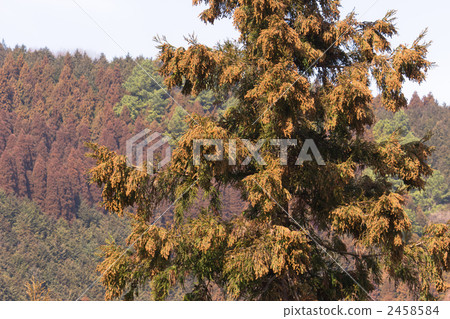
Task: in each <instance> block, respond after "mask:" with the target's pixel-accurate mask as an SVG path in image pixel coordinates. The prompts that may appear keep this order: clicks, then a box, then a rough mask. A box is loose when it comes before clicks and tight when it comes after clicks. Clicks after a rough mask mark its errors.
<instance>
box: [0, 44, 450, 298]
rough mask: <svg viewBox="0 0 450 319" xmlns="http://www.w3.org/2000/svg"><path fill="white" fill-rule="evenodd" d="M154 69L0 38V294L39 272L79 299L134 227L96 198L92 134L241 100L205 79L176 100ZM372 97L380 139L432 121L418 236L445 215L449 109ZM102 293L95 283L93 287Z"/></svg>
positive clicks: (177, 129)
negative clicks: (394, 108) (105, 253)
mask: <svg viewBox="0 0 450 319" xmlns="http://www.w3.org/2000/svg"><path fill="white" fill-rule="evenodd" d="M139 65H140V66H139ZM141 66H142V67H141ZM157 69H158V65H157V64H156V63H155V62H154V61H152V60H148V59H144V58H136V59H133V58H131V57H125V58H117V59H114V60H113V61H108V60H107V59H106V58H105V57H104V56H100V57H98V58H95V59H93V58H91V57H89V56H88V55H86V54H84V53H81V52H75V53H73V54H65V55H54V54H53V53H52V52H50V51H49V50H47V49H41V50H28V49H26V48H25V47H16V48H14V49H12V48H7V47H6V45H4V44H3V45H0V300H26V299H27V298H30V297H29V296H28V295H27V284H28V283H29V282H30V281H31V280H37V281H38V282H41V283H43V284H42V286H43V289H45V290H48V293H49V295H50V298H51V299H58V300H73V299H76V298H77V297H78V296H79V295H80V294H81V293H82V292H83V291H84V290H85V289H86V288H87V287H88V286H89V285H90V284H91V283H92V282H93V281H94V280H95V279H96V276H97V273H96V270H95V267H96V265H97V264H98V263H99V260H100V257H99V256H100V254H99V247H100V246H101V245H103V244H105V243H106V242H107V241H116V242H117V243H119V244H121V243H123V242H124V240H125V238H126V236H127V234H128V233H129V231H130V230H129V225H128V222H127V220H126V219H120V218H118V217H116V216H114V215H109V214H108V213H106V212H104V211H103V210H102V209H101V208H100V206H99V205H98V202H99V201H100V200H101V198H100V193H101V190H99V189H98V187H97V186H96V185H92V184H90V183H89V180H88V175H87V171H88V169H89V168H91V167H92V166H93V164H94V161H93V160H92V159H90V158H88V157H86V156H85V154H86V152H88V150H87V148H86V145H85V142H87V141H93V142H96V143H98V144H100V145H105V146H107V147H108V148H109V149H111V150H114V151H117V152H118V153H122V154H123V153H124V148H125V141H126V140H127V139H128V138H130V137H131V136H133V135H134V134H136V133H138V132H140V131H141V130H143V129H144V128H150V129H151V130H152V131H158V132H162V133H164V134H167V135H169V136H170V137H171V138H172V140H173V141H176V140H177V139H178V138H179V137H180V136H181V135H182V133H183V132H184V131H185V130H186V128H187V125H186V123H185V121H184V118H185V115H186V113H185V112H184V111H183V110H182V108H181V107H180V106H182V107H183V108H184V109H186V110H187V111H188V112H190V113H197V114H201V115H211V116H216V115H218V114H220V113H221V112H222V111H223V110H225V109H226V108H227V107H230V106H232V105H233V103H234V100H233V98H232V97H230V98H229V99H228V100H227V102H226V103H224V104H223V105H217V104H216V103H214V102H215V101H214V97H213V94H212V93H210V92H208V91H207V92H203V93H201V94H200V95H199V96H197V97H196V98H190V97H186V96H183V95H182V94H181V92H179V91H177V90H172V91H171V92H170V93H171V95H172V96H173V97H174V100H175V101H176V102H175V101H174V100H172V99H171V98H169V96H168V95H167V94H166V93H165V90H166V89H167V88H166V87H164V86H163V87H160V86H159V85H157V84H156V83H155V82H154V81H152V79H151V78H150V77H149V76H148V75H147V74H146V73H147V72H148V73H149V74H151V76H152V77H153V78H154V79H156V80H157V81H158V83H160V84H161V85H162V82H163V81H162V78H161V77H160V76H159V75H158V73H157ZM373 103H374V106H375V110H376V114H375V115H376V118H377V123H376V124H375V125H374V126H373V129H372V130H371V131H369V133H368V134H369V135H370V138H372V139H374V140H377V141H381V140H383V139H386V138H387V137H388V136H389V135H390V134H392V133H393V132H398V134H399V135H400V136H401V140H402V141H404V142H405V143H406V142H410V141H412V140H414V139H420V138H422V137H423V136H425V135H427V134H428V133H429V132H431V133H432V135H431V138H430V139H429V141H428V144H429V145H432V146H434V147H435V150H434V153H433V155H432V157H431V166H432V168H433V169H434V173H433V175H432V176H431V177H429V178H428V181H427V186H426V188H425V190H424V191H414V192H412V193H411V194H410V196H409V197H408V201H407V203H406V206H407V212H408V214H409V216H410V218H411V219H412V221H413V233H412V234H411V236H418V237H420V236H421V235H422V230H423V227H424V226H426V225H427V224H428V223H430V222H446V221H447V219H448V217H449V211H450V188H449V185H450V179H449V169H450V157H449V156H448V149H449V146H450V145H449V144H450V142H449V140H448V139H447V137H448V135H449V134H448V133H449V128H450V109H449V108H448V107H447V106H446V105H440V104H439V103H438V101H436V100H435V99H434V98H433V95H432V94H431V93H430V94H429V95H428V96H425V97H419V96H418V95H417V94H415V95H413V96H412V97H411V99H410V102H409V107H408V108H407V109H405V110H404V111H400V112H397V113H396V114H395V115H394V114H393V113H390V112H388V111H386V110H385V109H384V108H383V107H382V106H381V99H380V98H375V99H374V100H373ZM368 173H369V174H370V172H368ZM393 182H394V183H398V184H399V185H398V187H400V186H401V185H400V182H396V181H393ZM244 205H245V203H242V202H241V200H240V197H239V195H238V194H237V193H234V192H228V193H227V194H226V196H225V202H224V207H225V208H226V210H227V213H228V214H237V213H239V212H240V210H241V208H242V207H243V206H244ZM447 281H449V280H447ZM103 295H104V290H103V288H102V287H101V285H100V284H98V285H96V286H94V287H93V288H92V289H91V290H90V291H89V292H88V294H87V296H88V297H87V298H88V299H95V300H102V299H103ZM375 295H376V298H377V299H385V300H394V299H398V300H402V299H408V290H407V288H406V287H404V286H402V285H400V286H395V285H394V284H393V283H389V282H385V283H384V284H383V285H381V286H380V287H379V288H378V289H377V290H376V291H375ZM148 297H149V296H148V295H146V294H145V293H144V294H142V295H141V298H143V299H145V298H148ZM441 297H442V298H447V299H450V298H449V296H448V295H447V297H446V296H441ZM172 298H173V299H177V295H176V294H175V295H174V296H172Z"/></svg>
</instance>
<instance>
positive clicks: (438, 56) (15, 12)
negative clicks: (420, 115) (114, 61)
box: [0, 0, 450, 104]
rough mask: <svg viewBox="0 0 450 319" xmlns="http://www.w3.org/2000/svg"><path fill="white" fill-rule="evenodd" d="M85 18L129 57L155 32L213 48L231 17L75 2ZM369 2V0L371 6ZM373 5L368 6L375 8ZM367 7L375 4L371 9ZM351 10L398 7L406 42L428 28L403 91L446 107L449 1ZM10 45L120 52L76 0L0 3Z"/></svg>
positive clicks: (115, 2)
mask: <svg viewBox="0 0 450 319" xmlns="http://www.w3.org/2000/svg"><path fill="white" fill-rule="evenodd" d="M75 1H76V2H77V3H78V4H79V5H80V6H81V7H82V8H83V9H84V10H85V11H86V12H88V13H89V15H90V16H92V18H93V19H94V20H95V21H96V22H97V23H98V24H99V25H100V26H101V27H102V28H103V29H104V30H105V31H106V32H107V33H108V34H109V35H110V36H111V37H112V38H113V39H114V41H116V42H117V43H118V44H119V45H120V46H121V47H122V48H123V49H124V50H125V51H126V52H129V53H130V54H131V55H132V56H139V55H143V56H145V57H155V56H156V53H157V50H156V48H155V45H156V44H155V43H154V42H153V41H152V39H153V37H154V36H155V35H157V34H159V35H165V36H167V38H168V40H169V42H171V43H172V44H174V45H177V46H180V45H185V42H184V40H183V36H185V35H188V34H191V33H192V32H195V33H196V34H197V36H198V38H199V41H200V42H201V43H204V44H207V45H214V44H215V43H216V42H218V41H220V40H223V39H226V38H236V37H237V32H236V31H235V30H234V29H233V26H232V24H231V22H230V21H220V22H218V23H216V24H215V25H214V26H210V25H205V24H203V23H202V22H201V21H200V20H199V19H198V14H199V13H200V11H201V8H198V7H192V5H191V0H75ZM374 3H375V4H374ZM373 4H374V5H373ZM372 5H373V6H372ZM353 8H355V10H356V12H357V13H359V14H360V19H362V20H373V19H376V18H380V17H382V16H384V14H385V12H386V11H387V10H389V9H396V10H398V14H397V17H398V20H397V27H398V29H399V35H400V36H399V37H398V38H396V39H395V40H394V41H393V43H394V44H399V43H411V42H412V41H413V40H414V39H415V38H416V36H417V35H418V34H419V33H420V31H422V30H423V29H425V28H426V27H428V28H429V33H428V36H427V39H428V40H432V41H433V44H432V46H431V48H430V54H429V59H430V60H431V61H433V62H436V64H437V67H436V68H434V69H433V70H431V71H430V72H429V76H428V80H427V82H426V83H424V84H422V85H421V86H419V85H417V84H412V83H411V84H407V85H406V86H405V94H406V96H407V97H410V96H411V94H412V93H413V92H414V91H418V92H419V94H420V95H426V94H428V92H433V95H434V96H435V97H436V98H437V99H438V100H439V102H441V103H443V102H446V103H447V104H450V80H449V78H448V77H447V74H448V73H450V62H449V61H448V59H447V55H448V54H447V52H449V51H450V45H449V43H448V41H447V40H448V39H449V33H450V28H449V27H448V26H446V25H447V23H446V22H447V19H448V16H447V12H448V11H449V9H450V4H449V2H447V1H442V0H429V1H426V2H425V1H423V0H422V1H419V0H378V1H376V0H342V12H344V13H347V12H349V11H351V10H352V9H353ZM1 39H4V40H5V42H6V44H7V45H8V46H15V45H16V44H19V45H22V44H24V45H25V46H27V47H29V48H42V47H48V48H49V49H51V50H52V51H54V52H59V51H67V50H71V51H73V50H74V49H77V48H78V49H81V50H84V51H86V52H88V53H89V54H91V55H97V54H99V53H101V52H103V53H105V54H106V56H107V57H108V58H112V57H114V56H123V55H125V53H124V52H123V51H122V50H121V48H119V47H118V46H117V44H116V43H114V41H112V40H111V39H110V38H109V37H108V36H107V35H105V33H104V32H103V31H102V30H101V29H100V28H99V27H98V26H97V25H96V24H95V23H94V22H93V21H92V20H91V19H90V18H89V17H88V16H87V15H86V13H85V12H83V11H82V10H81V9H80V8H79V7H78V6H77V4H76V3H75V2H74V0H0V40H1Z"/></svg>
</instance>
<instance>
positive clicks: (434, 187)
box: [411, 170, 450, 214]
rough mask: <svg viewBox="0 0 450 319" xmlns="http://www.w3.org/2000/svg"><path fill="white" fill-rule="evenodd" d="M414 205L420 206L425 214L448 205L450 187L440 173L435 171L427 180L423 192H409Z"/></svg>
mask: <svg viewBox="0 0 450 319" xmlns="http://www.w3.org/2000/svg"><path fill="white" fill-rule="evenodd" d="M411 196H412V198H413V200H414V204H415V205H416V207H417V206H420V207H421V208H422V209H423V210H424V211H425V212H426V213H427V214H429V213H432V212H435V211H438V210H440V209H442V208H444V205H446V204H449V203H450V187H449V185H448V184H447V183H446V181H445V178H444V176H443V175H442V174H441V172H439V171H437V170H435V171H434V172H433V175H432V176H431V177H429V178H428V179H427V185H426V186H425V189H424V190H418V191H413V192H411Z"/></svg>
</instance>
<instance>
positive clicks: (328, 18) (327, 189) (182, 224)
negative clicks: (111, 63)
mask: <svg viewBox="0 0 450 319" xmlns="http://www.w3.org/2000/svg"><path fill="white" fill-rule="evenodd" d="M201 3H204V4H206V5H207V8H206V9H205V10H204V11H203V12H202V13H201V15H200V17H201V19H202V20H203V21H204V22H207V23H214V22H215V21H216V20H217V19H220V18H231V19H233V23H234V25H235V26H236V28H237V30H238V31H239V32H240V38H239V39H238V40H237V41H236V42H231V41H229V42H226V43H224V44H221V45H218V46H217V47H215V48H209V47H206V46H204V45H202V44H199V43H197V42H196V40H195V39H190V40H189V46H188V48H175V47H173V46H172V45H170V44H169V43H166V42H162V43H161V46H160V49H161V52H160V56H159V58H160V60H161V62H162V67H161V73H162V74H163V75H164V76H165V77H166V79H165V83H166V85H167V86H168V87H169V88H172V87H175V86H178V87H181V88H182V92H183V93H184V94H193V95H197V94H199V93H200V92H202V91H205V90H213V91H214V92H215V95H216V96H227V94H228V93H229V92H232V93H233V95H234V96H235V97H236V98H237V99H238V103H236V104H235V105H234V106H233V107H232V108H229V109H228V110H227V111H226V112H225V113H224V114H223V116H222V117H221V118H220V119H219V120H213V119H210V118H202V117H200V116H194V120H192V121H191V122H190V127H189V129H188V131H187V132H186V134H184V135H183V136H182V137H181V139H180V141H179V143H178V147H177V149H176V151H175V152H174V154H173V158H172V162H171V165H170V166H168V167H167V169H165V170H163V171H160V172H159V173H158V174H156V175H154V176H149V175H147V174H146V173H145V172H141V171H138V170H135V169H133V168H130V167H127V165H126V160H125V157H123V156H117V155H116V154H115V153H113V152H110V151H109V150H107V149H106V148H104V147H101V146H98V145H91V148H92V156H93V157H95V158H96V159H97V164H98V166H96V167H95V168H93V169H92V171H91V173H92V179H93V180H94V181H95V182H97V183H98V184H99V185H103V187H104V188H103V198H104V206H105V208H107V209H109V210H111V211H114V212H116V213H117V214H119V215H121V214H123V212H124V209H125V208H126V207H128V206H135V207H136V215H135V223H134V228H133V231H132V233H131V234H130V236H129V238H128V244H130V245H131V246H132V249H130V250H129V251H127V253H124V248H122V247H120V246H119V245H114V244H112V245H109V246H106V247H104V255H105V259H104V261H103V262H102V263H101V264H99V266H98V270H99V271H100V272H101V273H102V274H103V278H102V281H103V284H104V286H105V287H106V298H107V299H113V298H124V299H133V298H135V296H136V295H137V294H138V291H139V287H141V286H142V285H144V284H145V283H146V282H148V281H150V282H151V286H152V293H153V297H154V298H155V299H158V300H159V299H165V298H167V296H168V294H169V292H170V290H171V288H172V287H175V285H176V284H177V283H183V282H185V281H186V280H187V279H193V280H194V283H195V284H194V287H193V288H192V290H191V291H190V292H189V293H188V294H187V295H186V299H189V300H193V299H195V300H208V299H211V298H212V297H211V296H212V289H213V288H211V287H219V290H220V291H222V292H223V295H224V297H225V298H227V299H247V300H291V299H296V300H314V299H319V300H338V299H369V298H370V297H369V295H368V293H369V292H370V291H372V290H373V289H374V287H375V284H377V283H379V282H380V281H381V280H382V277H381V274H382V272H383V271H385V272H386V273H388V274H389V277H390V278H391V279H394V280H396V281H405V282H406V283H408V285H409V287H410V288H411V291H412V292H413V294H414V296H415V298H422V299H431V298H433V296H432V294H431V289H432V288H433V287H436V289H437V291H443V290H444V289H445V284H444V282H443V279H442V276H443V272H444V271H448V270H449V267H450V254H449V252H450V251H449V249H450V248H449V247H450V231H449V229H448V225H444V224H439V225H432V226H430V227H428V229H427V230H425V232H424V236H423V237H422V238H421V242H420V244H419V243H415V242H409V241H407V240H408V239H407V238H408V236H405V234H407V233H408V232H409V231H410V228H411V222H410V219H409V218H408V216H407V214H406V212H405V210H404V207H403V205H402V204H403V202H404V196H405V193H406V191H407V190H408V189H414V188H423V187H424V184H425V183H424V177H425V176H428V175H430V173H431V169H430V167H429V166H428V165H427V163H426V160H427V158H428V157H429V155H430V149H429V147H427V146H426V145H425V144H424V143H423V141H415V142H412V143H407V144H402V143H400V142H399V141H398V139H397V138H395V137H391V138H389V139H387V140H386V141H383V142H376V141H371V140H368V139H366V138H365V135H364V132H365V129H366V127H367V126H370V125H372V124H373V110H372V105H371V101H372V94H371V90H370V87H369V85H370V79H371V77H373V78H374V81H375V84H376V85H377V86H378V88H379V89H380V91H381V99H382V103H383V105H385V107H386V108H387V109H390V110H392V111H398V110H400V109H402V108H404V107H406V105H407V102H406V99H405V97H404V95H403V93H402V85H403V83H404V82H405V81H406V80H413V81H416V82H422V81H423V80H424V79H425V74H426V71H427V70H428V69H429V67H430V65H431V63H430V62H428V61H427V60H426V54H427V47H428V44H427V43H423V41H422V40H423V37H424V34H422V35H420V36H419V38H418V39H417V40H416V41H414V43H413V44H412V45H411V46H406V45H401V46H399V47H397V48H392V47H391V44H390V42H389V38H390V37H392V36H393V35H395V34H396V33H397V31H396V28H395V25H394V18H393V12H389V13H388V14H387V15H386V16H385V17H384V18H382V19H380V20H377V21H373V22H359V21H357V20H356V16H355V14H353V13H352V14H349V15H348V16H347V17H345V18H343V19H340V14H339V1H334V0H324V1H307V2H305V1H296V0H282V1H280V0H276V1H275V0H266V1H246V0H237V1H230V0H194V4H197V5H198V4H201ZM268 138H277V139H282V138H284V139H296V140H298V141H300V142H299V143H298V144H297V145H296V146H292V147H290V148H289V150H288V155H289V157H288V158H289V160H288V165H281V163H280V161H279V159H278V154H277V153H278V151H277V149H275V148H274V146H271V145H270V144H269V143H265V144H263V145H262V147H261V149H260V154H261V156H262V157H263V158H264V160H265V162H266V164H267V165H259V164H258V163H257V162H256V161H252V162H250V163H249V165H245V166H244V165H239V164H240V163H242V161H243V160H244V159H245V158H246V156H247V155H248V152H247V151H246V150H245V148H242V147H241V145H242V144H243V143H244V142H245V141H244V139H245V140H249V141H251V142H252V143H253V144H255V143H256V142H257V141H260V140H263V139H268ZM308 138H309V139H313V140H314V141H315V143H316V145H317V146H318V148H319V150H320V152H321V154H322V157H323V159H324V162H325V165H319V163H317V162H315V161H305V162H303V163H302V164H301V165H295V159H296V157H297V155H298V154H299V153H300V149H301V148H302V146H303V143H302V141H305V140H306V139H308ZM194 139H222V140H224V141H225V154H224V157H223V160H220V161H214V162H213V161H205V160H202V161H201V163H200V165H195V164H194V162H193V161H192V154H193V140H194ZM229 139H235V140H236V141H237V142H236V143H237V146H239V147H238V151H237V163H238V165H229V161H230V159H232V158H233V156H232V154H231V153H230V152H229V151H228V149H229V147H228V146H229V145H228V142H227V141H228V140H229ZM203 152H212V150H211V149H209V148H206V150H203ZM364 168H371V169H372V170H373V172H374V175H375V177H374V178H370V177H369V176H367V175H362V174H361V171H362V170H363V169H364ZM388 178H398V179H400V180H402V181H403V183H404V184H405V187H404V188H403V189H400V190H398V191H395V190H394V189H393V188H392V185H391V183H389V181H388ZM223 186H232V187H234V188H236V189H237V190H239V191H240V193H241V196H242V198H243V199H244V200H245V201H247V202H248V208H247V209H246V210H245V211H243V212H242V214H239V215H237V216H231V217H228V218H227V217H226V216H223V215H222V207H221V196H220V190H221V187H223ZM200 191H201V192H202V193H203V194H204V195H205V196H206V197H207V198H208V202H209V205H208V206H207V207H205V208H204V209H202V210H200V211H195V212H194V213H192V210H189V208H191V207H193V205H194V203H196V201H197V200H198V199H199V197H198V194H199V193H200ZM168 202H169V203H170V202H172V203H174V206H175V208H174V221H173V223H172V224H170V225H168V226H163V225H161V224H152V223H151V220H155V221H157V220H158V219H157V218H158V213H157V212H158V211H159V212H160V211H161V207H160V206H161V205H162V204H164V203H168ZM348 238H350V239H351V242H352V245H346V244H345V243H346V242H347V243H348ZM344 269H345V270H344Z"/></svg>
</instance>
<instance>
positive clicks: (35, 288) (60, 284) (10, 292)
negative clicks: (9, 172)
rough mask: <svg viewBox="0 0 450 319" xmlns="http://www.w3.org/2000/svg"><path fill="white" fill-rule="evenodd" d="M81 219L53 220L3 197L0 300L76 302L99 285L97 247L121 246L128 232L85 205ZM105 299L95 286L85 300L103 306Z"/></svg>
mask: <svg viewBox="0 0 450 319" xmlns="http://www.w3.org/2000/svg"><path fill="white" fill-rule="evenodd" d="M78 214H79V216H80V218H79V219H77V220H74V221H73V222H71V223H69V222H67V221H65V220H64V219H59V220H55V219H54V218H52V217H49V216H47V215H45V214H43V213H42V212H41V211H40V209H39V208H38V207H37V206H36V205H35V204H34V203H32V202H30V201H27V200H21V199H18V198H16V197H14V196H10V195H6V194H5V193H4V192H2V191H0V238H1V243H2V244H1V245H0V265H1V268H2V271H1V273H0V287H1V289H0V300H27V299H29V298H31V297H30V294H31V295H32V296H34V297H35V298H38V299H39V298H51V299H57V300H75V299H77V298H78V296H79V295H81V293H82V292H83V290H84V289H86V288H87V287H88V286H89V285H90V284H91V283H92V282H93V281H94V280H95V279H96V277H97V276H98V273H96V271H95V266H96V264H97V263H98V262H99V261H100V257H99V246H100V245H103V244H104V243H105V240H106V239H108V238H111V239H115V240H118V242H121V241H122V238H124V237H125V235H126V233H127V232H128V231H129V228H128V226H127V223H126V222H125V220H121V219H119V218H117V217H116V216H107V215H103V214H102V213H100V212H98V211H97V210H95V209H93V208H90V207H88V206H87V205H84V204H82V205H81V207H80V209H79V211H78ZM30 280H31V282H30ZM44 286H45V289H44V290H48V291H49V295H48V296H47V295H46V292H45V291H44V290H43V287H44ZM103 294H104V291H103V289H102V288H101V287H98V286H96V287H93V288H92V289H91V290H90V291H89V292H88V294H87V296H88V297H89V298H90V299H95V300H102V299H103Z"/></svg>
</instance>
